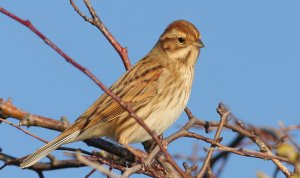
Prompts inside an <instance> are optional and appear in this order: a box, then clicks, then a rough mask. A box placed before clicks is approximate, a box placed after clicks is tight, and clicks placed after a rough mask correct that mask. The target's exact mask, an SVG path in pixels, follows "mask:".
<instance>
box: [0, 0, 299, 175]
mask: <svg viewBox="0 0 300 178" xmlns="http://www.w3.org/2000/svg"><path fill="white" fill-rule="evenodd" d="M92 4H93V5H94V7H95V9H96V11H97V12H98V14H99V16H100V17H101V19H102V20H103V22H104V23H105V25H106V26H107V27H108V28H109V29H110V31H111V33H112V34H113V35H114V36H115V37H116V39H118V40H119V42H120V43H121V44H122V45H123V46H126V47H128V51H129V57H130V59H131V61H132V63H133V64H134V63H136V61H137V60H139V59H140V58H142V57H143V56H144V55H145V54H146V53H147V52H148V51H149V50H150V49H151V48H152V47H153V45H154V44H155V43H156V41H157V39H158V37H159V35H160V34H161V33H162V32H163V30H164V28H165V27H166V26H167V25H168V24H169V23H170V22H172V21H173V20H177V19H186V20H188V21H191V22H192V23H194V24H195V25H196V26H197V27H198V28H199V30H200V31H201V33H202V36H203V41H204V43H205V45H206V47H205V48H204V49H203V50H201V55H200V58H199V60H198V63H197V66H196V76H195V81H194V85H193V91H192V95H191V98H190V101H189V104H188V106H189V108H190V109H191V110H192V111H193V113H194V114H195V115H196V116H198V117H199V118H203V119H206V120H218V115H217V114H216V112H215V108H216V107H217V104H218V102H220V101H221V102H224V103H225V104H226V105H227V106H228V107H230V108H231V111H232V112H233V113H234V114H235V115H236V116H237V117H238V118H240V119H242V120H244V121H245V122H247V123H250V124H253V125H257V126H272V127H276V128H277V127H278V122H279V121H282V122H284V123H285V124H286V125H291V124H299V114H300V110H299V100H300V96H299V89H300V79H299V74H300V71H299V66H300V53H299V42H300V35H299V32H300V23H299V19H300V10H299V7H300V1H297V0H289V1H280V0H265V1H260V0H252V1H243V2H242V1H239V0H227V1H219V2H216V1H199V0H198V1H197V0H191V1H179V0H172V1H171V0H169V1H158V0H156V1H149V2H145V1H138V0H134V1H126V2H125V1H105V2H104V1H101V2H100V1H92ZM0 6H2V7H4V8H6V9H7V10H9V11H11V12H13V13H15V14H16V15H18V16H20V17H22V18H24V19H30V20H31V22H32V23H33V24H34V25H35V26H36V27H37V28H38V29H39V30H40V31H41V32H43V33H44V34H45V35H46V36H47V37H48V38H49V39H51V40H52V41H53V42H54V43H56V44H57V45H58V46H59V47H60V48H61V49H62V50H64V51H65V52H66V53H67V54H69V55H70V56H71V57H73V59H75V60H76V61H78V62H79V63H80V64H82V65H83V66H85V67H87V68H88V69H90V70H91V71H92V72H93V73H94V74H95V75H96V76H98V78H99V79H100V80H101V81H102V82H104V83H105V84H106V85H107V86H110V85H111V84H112V83H113V82H114V81H116V80H117V79H118V77H119V76H120V75H122V73H124V67H123V64H122V62H121V60H120V58H119V56H118V55H117V53H116V52H115V51H114V49H113V48H112V47H111V46H110V44H109V43H108V42H107V41H106V39H104V37H103V36H102V34H100V32H99V31H98V30H97V29H96V28H95V27H93V26H91V25H90V24H88V23H86V22H85V21H83V20H82V19H81V17H79V16H78V15H77V14H76V12H74V10H73V9H72V7H71V6H70V4H69V2H68V1H60V0H55V1H33V0H27V1H9V0H2V1H1V2H0ZM78 6H79V7H80V9H84V6H83V4H82V3H79V5H78ZM84 12H87V11H86V10H84ZM0 52H1V53H0V54H1V55H0V67H1V87H0V98H4V99H7V98H8V97H11V98H12V99H13V102H14V104H15V105H16V106H18V107H20V108H23V109H24V110H26V111H28V112H31V113H36V114H39V115H43V116H48V117H52V118H55V119H59V118H60V116H66V117H68V118H69V120H70V121H71V122H72V121H74V120H75V119H76V117H77V116H79V115H80V114H81V113H82V112H83V111H84V110H85V109H86V108H87V107H88V106H89V105H90V104H91V103H92V102H93V101H94V100H95V99H96V98H97V97H98V96H99V95H101V94H102V93H103V92H102V91H101V90H100V89H99V88H98V87H97V86H96V85H95V84H94V83H93V82H92V81H91V80H90V79H88V78H87V77H86V76H85V75H83V74H82V73H81V72H79V71H78V70H77V69H75V68H74V67H72V66H71V65H69V64H68V63H66V62H65V61H64V60H63V59H62V57H61V56H59V55H58V54H57V53H56V52H54V51H53V50H52V49H50V48H49V47H48V46H47V45H45V43H44V42H43V41H41V40H40V39H39V38H37V37H36V36H35V35H34V34H33V33H32V32H31V31H29V30H28V29H27V28H26V27H24V26H22V25H20V24H19V23H17V22H15V21H14V20H12V19H10V18H8V17H6V16H4V15H3V14H0ZM10 121H15V120H14V119H10ZM186 121H187V119H186V116H185V115H183V116H182V117H180V119H179V120H178V122H177V123H176V124H175V125H174V126H173V127H172V128H170V129H169V130H168V131H167V133H166V135H169V134H171V133H173V132H174V131H176V130H177V129H178V128H179V127H178V126H180V125H182V124H183V123H185V122H186ZM29 131H31V132H32V133H35V134H37V135H39V136H41V137H43V138H45V139H48V140H50V139H52V138H54V137H55V136H56V135H57V134H58V133H57V132H54V131H48V130H45V129H39V128H34V127H32V128H30V129H29ZM199 133H201V134H203V131H199ZM293 135H294V136H295V137H296V138H297V139H298V140H299V138H298V137H299V135H298V133H297V132H295V133H294V134H293ZM210 136H212V135H210ZM223 136H224V137H225V140H224V143H226V142H228V141H230V139H231V138H233V134H232V133H231V132H230V131H224V133H223ZM0 141H1V144H0V147H1V148H2V149H3V152H5V153H8V154H11V155H13V156H16V157H21V156H24V155H26V154H29V153H31V152H32V151H33V150H35V149H36V148H37V147H39V146H41V145H42V143H41V142H40V141H38V140H36V139H34V138H31V137H29V136H27V135H25V134H24V133H22V132H20V131H18V130H16V129H15V128H13V127H11V126H8V125H6V124H1V125H0ZM193 144H199V146H200V147H203V146H208V145H207V144H204V143H203V142H201V141H196V140H191V139H181V140H178V141H176V142H175V143H173V144H171V145H170V146H169V150H170V151H171V152H172V153H173V154H175V153H181V154H186V155H189V154H191V150H192V147H193ZM71 146H73V147H82V148H84V149H87V150H92V149H93V148H88V147H86V146H85V144H83V143H77V144H73V145H71ZM253 149H257V148H255V147H254V148H253ZM204 154H205V153H204V151H203V150H202V149H200V150H199V155H200V156H201V155H202V156H203V155H204ZM180 164H181V163H180ZM274 169H275V167H274V166H273V164H272V162H270V161H263V160H259V159H254V158H245V157H240V156H236V155H233V156H231V157H230V159H229V162H228V164H227V166H226V167H225V169H224V172H223V174H222V177H245V178H252V177H255V173H256V171H258V170H261V171H264V172H266V173H268V174H269V175H272V173H273V171H274ZM89 171H90V169H89V168H80V169H72V170H69V169H65V170H58V171H50V172H45V176H46V177H47V178H49V177H74V178H75V177H84V176H85V175H86V174H87V173H88V172H89ZM99 175H100V173H97V174H94V175H93V176H92V177H97V176H98V177H99ZM20 176H22V177H23V178H29V177H36V176H37V175H36V174H35V173H34V172H32V171H27V170H21V169H19V168H17V167H14V166H9V167H6V168H5V169H4V170H2V171H0V177H20ZM100 177H101V176H100ZM134 177H140V176H134ZM279 177H283V176H282V175H280V176H279Z"/></svg>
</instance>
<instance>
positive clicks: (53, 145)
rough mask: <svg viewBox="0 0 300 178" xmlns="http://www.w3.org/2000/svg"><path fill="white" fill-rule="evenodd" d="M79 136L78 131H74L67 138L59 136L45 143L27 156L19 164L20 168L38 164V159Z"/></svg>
mask: <svg viewBox="0 0 300 178" xmlns="http://www.w3.org/2000/svg"><path fill="white" fill-rule="evenodd" d="M79 134H80V131H75V132H73V133H71V134H69V135H67V136H63V135H60V136H58V137H57V138H55V139H54V140H52V141H51V142H49V143H47V144H46V145H44V146H43V147H41V148H39V149H38V150H36V151H35V152H34V153H32V154H31V155H29V156H28V157H27V158H26V159H24V160H23V162H22V163H21V164H20V167H21V168H26V167H29V166H31V165H33V164H35V163H36V162H38V161H39V160H40V159H42V158H43V157H45V156H46V155H48V154H49V153H50V152H52V151H53V150H55V149H57V148H58V147H60V146H61V145H62V144H64V143H68V142H70V141H72V140H73V139H74V138H76V137H77V136H78V135H79Z"/></svg>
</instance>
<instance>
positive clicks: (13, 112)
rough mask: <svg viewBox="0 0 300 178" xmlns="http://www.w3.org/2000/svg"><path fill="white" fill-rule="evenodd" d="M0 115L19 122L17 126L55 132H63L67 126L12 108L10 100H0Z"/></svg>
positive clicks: (64, 123)
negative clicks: (37, 127) (42, 128)
mask: <svg viewBox="0 0 300 178" xmlns="http://www.w3.org/2000/svg"><path fill="white" fill-rule="evenodd" d="M0 114H1V115H3V116H5V117H13V118H15V119H18V120H20V123H19V124H20V125H23V126H39V127H44V128H47V129H51V130H57V131H63V130H65V128H66V127H67V126H68V124H67V123H66V122H61V121H57V120H54V119H51V118H47V117H43V116H38V115H35V114H30V113H28V112H26V111H23V110H22V109H20V108H17V107H16V106H14V105H13V104H12V101H11V99H9V100H8V101H4V100H3V99H1V98H0Z"/></svg>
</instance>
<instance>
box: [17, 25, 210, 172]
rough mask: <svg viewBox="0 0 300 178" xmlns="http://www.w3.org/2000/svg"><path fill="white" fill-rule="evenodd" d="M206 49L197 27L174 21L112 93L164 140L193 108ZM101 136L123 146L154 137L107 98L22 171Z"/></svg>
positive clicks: (29, 160) (25, 162) (31, 157)
mask: <svg viewBox="0 0 300 178" xmlns="http://www.w3.org/2000/svg"><path fill="white" fill-rule="evenodd" d="M203 47H204V44H203V42H202V40H201V35H200V33H199V31H198V29H197V28H196V27H195V25H193V24H192V23H191V22H188V21H186V20H176V21H173V22H172V23H170V24H169V25H168V26H167V28H166V29H165V30H164V32H163V33H162V35H161V36H160V37H159V39H158V41H157V43H156V44H155V45H154V47H153V48H152V49H151V50H150V52H149V53H148V54H147V55H146V56H145V57H143V58H142V59H141V60H140V61H138V62H137V63H136V64H135V65H134V66H133V67H132V68H130V69H129V70H128V71H127V72H126V73H125V74H124V75H122V76H121V77H120V78H119V79H118V80H117V81H116V82H115V83H114V84H113V85H112V86H111V87H110V90H111V91H112V92H113V93H115V94H116V95H117V96H118V97H120V98H121V100H122V101H123V102H126V104H128V105H129V106H130V107H131V108H132V109H133V110H134V112H135V113H136V114H137V115H138V116H139V117H140V118H141V119H142V120H143V121H144V122H145V124H146V125H147V126H148V127H149V128H150V129H152V130H153V131H154V132H155V133H156V134H158V135H160V134H162V133H163V132H164V131H165V130H166V129H167V128H169V127H170V126H171V125H172V124H173V123H174V122H175V121H176V120H177V119H178V117H179V116H180V114H181V113H182V112H183V110H184V108H185V107H186V105H187V102H188V100H189V97H190V93H191V88H192V83H193V79H194V68H195V64H196V62H197V59H198V56H199V53H200V48H203ZM95 137H106V138H109V139H112V140H115V141H117V142H118V143H120V144H121V145H128V144H130V143H139V142H144V141H147V140H150V139H151V138H152V137H151V136H150V135H149V134H148V132H146V131H145V129H144V128H143V127H142V126H140V125H139V124H138V123H137V122H136V120H135V119H134V118H132V117H131V116H130V115H129V113H128V112H127V111H126V110H125V109H123V108H122V107H121V106H120V104H119V103H118V102H116V101H115V100H114V99H112V98H111V97H110V96H109V95H108V94H106V93H104V94H102V95H101V96H100V97H99V98H98V99H97V100H96V101H95V102H94V103H93V104H92V105H91V106H90V107H89V108H88V109H87V110H86V111H85V112H83V114H81V115H80V116H79V117H78V118H77V119H76V121H75V122H74V123H73V124H72V125H70V126H69V127H68V128H66V129H65V130H64V131H63V132H62V133H61V134H60V135H58V136H57V137H56V138H55V139H54V140H52V141H50V142H49V143H47V144H46V145H44V146H42V147H41V148H39V149H37V150H36V151H35V152H34V153H32V154H31V155H29V156H27V157H26V158H25V159H24V160H23V161H22V163H21V164H20V167H21V168H26V167H29V166H31V165H33V164H35V163H36V162H38V161H39V160H40V159H42V158H43V157H45V156H46V155H48V154H49V153H51V152H52V151H54V150H55V149H57V148H58V147H60V146H61V145H63V144H67V143H71V142H76V141H82V140H85V139H89V138H95Z"/></svg>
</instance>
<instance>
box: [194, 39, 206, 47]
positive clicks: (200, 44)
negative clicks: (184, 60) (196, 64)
mask: <svg viewBox="0 0 300 178" xmlns="http://www.w3.org/2000/svg"><path fill="white" fill-rule="evenodd" d="M193 45H194V46H195V47H197V48H203V47H204V44H203V42H202V41H201V40H200V39H199V40H198V41H195V42H194V43H193Z"/></svg>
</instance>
